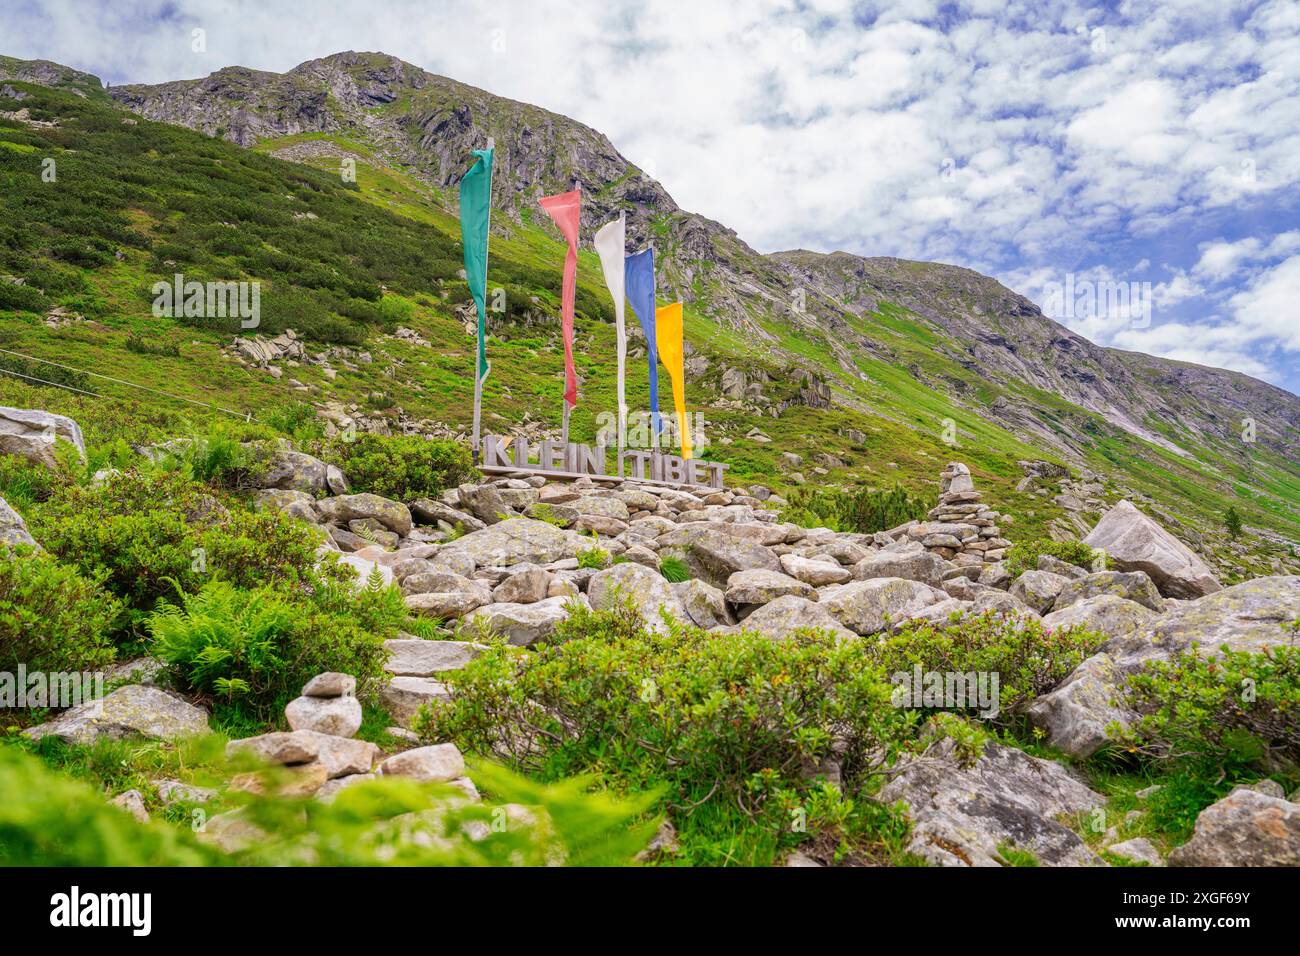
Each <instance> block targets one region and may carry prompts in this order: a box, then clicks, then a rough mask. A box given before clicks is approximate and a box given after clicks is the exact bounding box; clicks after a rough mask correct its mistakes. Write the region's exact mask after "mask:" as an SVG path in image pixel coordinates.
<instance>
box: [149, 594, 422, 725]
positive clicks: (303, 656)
mask: <svg viewBox="0 0 1300 956" xmlns="http://www.w3.org/2000/svg"><path fill="white" fill-rule="evenodd" d="M405 619H406V609H405V607H404V605H403V604H402V597H401V594H400V593H399V592H398V591H396V589H393V588H386V587H383V586H382V584H381V583H377V582H374V581H372V582H371V584H370V585H369V586H367V587H364V588H361V589H359V590H356V591H353V590H352V588H351V586H350V585H347V584H344V585H334V586H323V587H321V588H320V589H319V590H318V591H317V592H315V593H313V594H311V595H304V594H301V593H299V592H290V591H286V590H285V589H283V588H276V587H261V588H257V589H255V590H245V589H242V588H238V587H235V586H234V585H232V584H229V583H228V582H225V581H220V580H217V581H209V582H208V583H206V584H205V585H204V586H203V587H202V588H201V589H200V590H199V591H198V592H197V593H194V594H181V595H180V597H179V603H178V604H175V605H173V604H164V605H163V606H161V607H160V608H159V609H158V610H157V611H156V612H154V614H153V615H152V616H151V617H150V618H149V622H148V627H149V633H150V634H151V636H152V637H153V640H154V645H153V652H154V653H155V654H156V655H157V656H158V657H159V658H160V659H161V660H164V661H166V662H167V663H169V664H172V665H174V666H175V667H176V668H177V669H178V671H179V673H180V675H181V677H182V679H183V680H184V683H185V684H186V685H187V686H189V687H191V688H193V689H195V690H197V691H200V692H202V693H205V694H208V695H211V696H212V697H214V698H216V699H217V700H219V701H221V702H223V703H224V704H226V705H232V706H234V707H235V708H236V709H237V710H238V711H239V712H243V713H252V714H256V715H262V716H266V715H271V716H273V715H274V714H275V712H276V710H277V708H279V707H280V706H281V705H282V704H283V702H284V701H285V699H286V698H289V697H295V696H297V695H298V693H299V692H300V690H301V688H302V685H303V684H305V683H306V682H307V681H308V680H310V679H311V678H312V677H314V676H315V675H317V674H320V673H322V672H324V671H342V672H343V673H346V674H351V675H352V676H353V677H355V678H357V695H358V697H360V698H362V699H363V700H372V699H374V696H375V694H376V693H377V692H378V688H379V685H380V683H381V682H382V681H383V680H384V677H385V672H384V662H385V661H386V660H387V652H386V651H385V650H384V646H383V642H384V641H385V640H389V639H391V638H394V637H396V636H397V634H398V633H399V629H400V627H401V625H402V623H403V622H404V621H405Z"/></svg>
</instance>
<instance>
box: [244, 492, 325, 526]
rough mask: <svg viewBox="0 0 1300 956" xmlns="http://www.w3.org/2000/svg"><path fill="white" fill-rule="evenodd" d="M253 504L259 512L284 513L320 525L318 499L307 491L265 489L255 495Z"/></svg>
mask: <svg viewBox="0 0 1300 956" xmlns="http://www.w3.org/2000/svg"><path fill="white" fill-rule="evenodd" d="M253 504H254V506H255V507H256V508H257V510H258V511H283V512H284V513H285V514H287V515H289V516H290V517H293V518H297V519H298V520H299V521H306V522H309V523H310V524H319V523H320V515H319V514H317V513H316V499H315V498H313V497H312V496H311V495H309V494H307V493H306V492H305V491H284V490H281V489H278V488H264V489H262V490H260V491H257V492H255V493H254V494H253Z"/></svg>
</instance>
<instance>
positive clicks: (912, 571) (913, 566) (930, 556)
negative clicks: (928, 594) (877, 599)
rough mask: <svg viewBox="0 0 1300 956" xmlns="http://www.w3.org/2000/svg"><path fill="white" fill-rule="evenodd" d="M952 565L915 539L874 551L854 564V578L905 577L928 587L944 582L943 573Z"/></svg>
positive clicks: (937, 585) (862, 579) (863, 579)
mask: <svg viewBox="0 0 1300 956" xmlns="http://www.w3.org/2000/svg"><path fill="white" fill-rule="evenodd" d="M950 567H952V565H951V564H949V563H948V562H947V561H946V560H945V559H944V558H942V557H940V556H939V555H938V554H936V553H935V552H932V551H927V550H926V548H925V547H924V546H923V545H922V544H921V543H920V542H918V541H901V542H898V543H896V544H891V545H889V546H887V547H885V548H882V549H881V550H880V551H879V552H877V553H876V554H873V555H870V556H868V557H865V558H863V559H862V560H861V561H859V562H858V563H857V564H855V565H854V566H853V577H854V578H856V579H857V580H859V581H865V580H869V579H871V578H907V579H908V580H909V581H923V582H925V583H926V584H929V585H930V586H931V587H936V588H937V587H939V586H941V585H942V584H943V575H944V572H945V571H947V570H948V569H949V568H950Z"/></svg>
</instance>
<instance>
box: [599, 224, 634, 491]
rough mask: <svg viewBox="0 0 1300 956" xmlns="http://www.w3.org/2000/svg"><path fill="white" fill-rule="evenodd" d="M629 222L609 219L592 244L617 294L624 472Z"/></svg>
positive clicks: (620, 461)
mask: <svg viewBox="0 0 1300 956" xmlns="http://www.w3.org/2000/svg"><path fill="white" fill-rule="evenodd" d="M626 230H627V223H626V220H625V218H624V214H623V213H620V214H619V217H618V218H617V219H615V220H614V221H613V222H607V223H605V225H603V226H601V227H600V229H599V230H598V231H597V232H596V238H595V239H594V240H593V245H595V247H596V253H597V255H599V256H600V268H601V270H602V271H603V272H604V273H605V285H606V286H607V287H608V288H609V294H610V295H611V296H613V298H614V322H615V330H616V334H617V336H618V472H619V474H620V475H621V474H622V473H623V446H624V442H625V440H626V436H627V396H626V395H625V393H624V389H623V372H624V369H625V367H626V366H627V329H626V328H625V327H624V325H623V298H624V289H625V286H624V275H623V254H624V252H623V248H624V244H625V243H626V241H627V239H626Z"/></svg>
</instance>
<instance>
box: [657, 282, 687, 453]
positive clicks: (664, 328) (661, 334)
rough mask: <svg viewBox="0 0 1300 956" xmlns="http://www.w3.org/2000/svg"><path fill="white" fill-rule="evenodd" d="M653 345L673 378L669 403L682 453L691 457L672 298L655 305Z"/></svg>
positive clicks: (678, 313) (678, 314) (677, 312)
mask: <svg viewBox="0 0 1300 956" xmlns="http://www.w3.org/2000/svg"><path fill="white" fill-rule="evenodd" d="M655 345H656V346H658V348H659V361H661V362H663V363H664V368H666V369H668V377H669V378H671V379H672V380H673V406H674V407H675V408H676V409H677V429H678V431H679V432H680V433H681V436H682V457H683V458H685V459H686V460H687V461H689V460H690V458H691V433H690V429H688V428H687V427H686V373H685V371H684V369H683V361H684V358H685V356H684V353H685V351H686V346H685V344H684V342H683V339H682V304H681V303H680V302H674V303H673V304H672V305H665V306H663V307H662V308H659V309H655Z"/></svg>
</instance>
